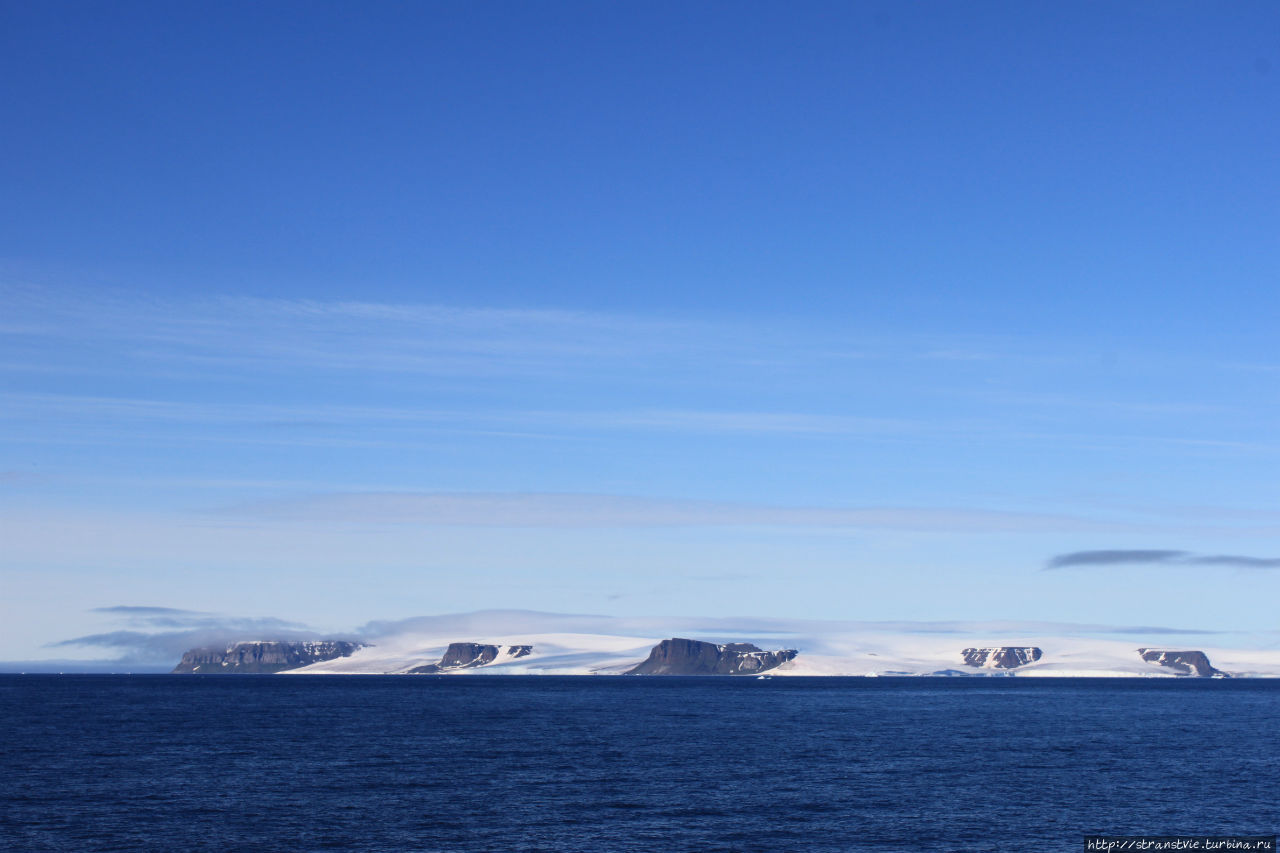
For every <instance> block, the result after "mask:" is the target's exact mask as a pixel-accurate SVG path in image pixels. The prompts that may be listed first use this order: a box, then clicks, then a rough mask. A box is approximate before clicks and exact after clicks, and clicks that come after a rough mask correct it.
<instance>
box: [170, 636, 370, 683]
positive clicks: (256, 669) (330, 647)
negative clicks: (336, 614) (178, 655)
mask: <svg viewBox="0 0 1280 853" xmlns="http://www.w3.org/2000/svg"><path fill="white" fill-rule="evenodd" d="M363 647H364V644H363V643H351V642H347V641H345V640H308V641H305V642H293V641H284V642H261V641H251V642H241V643H232V644H231V645H227V646H206V647H204V648H199V649H189V650H187V651H186V652H184V653H183V655H182V661H181V662H180V663H179V664H178V665H177V666H175V667H174V668H173V671H174V672H176V673H185V674H199V675H208V674H210V673H214V674H219V675H222V674H233V673H234V674H245V673H248V674H262V673H273V672H284V671H285V670H290V669H297V668H299V667H302V666H307V665H308V664H312V663H319V662H320V661H325V660H333V659H334V658H345V657H348V656H349V655H350V654H351V653H352V652H354V651H355V650H356V649H360V648H363Z"/></svg>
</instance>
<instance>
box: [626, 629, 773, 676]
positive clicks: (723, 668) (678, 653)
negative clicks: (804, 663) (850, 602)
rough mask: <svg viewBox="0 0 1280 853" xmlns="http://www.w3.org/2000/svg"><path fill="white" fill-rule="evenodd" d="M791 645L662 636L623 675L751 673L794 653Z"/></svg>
mask: <svg viewBox="0 0 1280 853" xmlns="http://www.w3.org/2000/svg"><path fill="white" fill-rule="evenodd" d="M796 654H797V652H796V650H795V649H780V650H778V651H773V652H766V651H764V650H763V649H761V648H759V647H758V646H753V645H752V644H751V643H725V644H720V645H718V644H716V643H704V642H702V641H701V640H685V639H681V638H679V637H676V638H674V639H670V640H663V641H662V642H661V643H658V645H656V646H654V647H653V651H651V652H650V653H649V657H648V658H647V659H646V660H645V661H644V662H642V663H641V664H639V665H638V666H636V667H635V668H633V669H630V670H628V671H627V673H626V674H627V675H754V674H756V673H759V672H765V671H766V670H770V669H773V668H774V667H777V666H780V665H781V664H784V663H786V662H787V661H789V660H792V659H793V658H794V657H795V656H796Z"/></svg>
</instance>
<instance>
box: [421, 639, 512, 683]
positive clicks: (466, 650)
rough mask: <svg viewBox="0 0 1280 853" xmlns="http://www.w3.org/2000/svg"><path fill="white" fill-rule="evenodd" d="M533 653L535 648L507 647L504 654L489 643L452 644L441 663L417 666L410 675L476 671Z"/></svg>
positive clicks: (500, 649) (446, 650) (498, 647)
mask: <svg viewBox="0 0 1280 853" xmlns="http://www.w3.org/2000/svg"><path fill="white" fill-rule="evenodd" d="M532 653H533V646H507V648H506V652H505V653H504V652H503V650H502V647H501V646H494V645H489V644H487V643H450V644H449V648H447V649H445V650H444V657H442V658H440V662H439V663H429V664H426V665H425V666H415V667H414V668H413V669H411V670H409V673H408V674H409V675H434V674H436V673H440V672H452V671H455V670H459V669H475V668H476V667H479V666H486V665H488V664H491V663H493V662H495V661H499V662H501V660H506V659H508V658H510V659H515V658H522V657H525V656H527V655H529V654H532Z"/></svg>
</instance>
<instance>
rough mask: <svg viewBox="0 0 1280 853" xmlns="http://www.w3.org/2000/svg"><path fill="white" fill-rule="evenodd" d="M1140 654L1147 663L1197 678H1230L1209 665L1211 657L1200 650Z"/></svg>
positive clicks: (1170, 650) (1159, 650)
mask: <svg viewBox="0 0 1280 853" xmlns="http://www.w3.org/2000/svg"><path fill="white" fill-rule="evenodd" d="M1138 654H1140V655H1142V659H1143V660H1144V661H1146V662H1147V663H1154V664H1156V665H1158V666H1163V667H1166V668H1168V669H1171V670H1173V671H1174V672H1176V673H1178V675H1192V676H1195V677H1197V678H1214V677H1215V676H1216V677H1218V678H1229V677H1230V676H1228V675H1227V673H1225V672H1223V671H1222V670H1220V669H1215V668H1214V667H1213V665H1212V664H1210V663H1209V656H1208V655H1206V654H1205V653H1204V652H1202V651H1199V650H1187V651H1174V650H1172V649H1138Z"/></svg>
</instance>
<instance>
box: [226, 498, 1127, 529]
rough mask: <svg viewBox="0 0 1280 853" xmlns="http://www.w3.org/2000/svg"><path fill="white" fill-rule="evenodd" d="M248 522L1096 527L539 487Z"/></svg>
mask: <svg viewBox="0 0 1280 853" xmlns="http://www.w3.org/2000/svg"><path fill="white" fill-rule="evenodd" d="M218 512H219V513H220V514H223V515H228V516H232V517H236V518H240V519H244V520H246V521H254V520H258V521H268V520H269V521H296V522H323V523H334V522H337V523H343V522H346V523H357V524H369V523H377V524H416V525H431V526H464V527H473V526H474V527H579V528H590V527H597V528H598V527H737V526H743V527H756V526H761V527H826V528H857V529H877V530H920V531H925V530H939V531H953V532H993V531H1019V530H1096V529H1100V528H1109V527H1113V526H1114V525H1111V524H1108V523H1106V522H1100V521H1094V520H1091V519H1086V518H1081V517H1073V516H1064V515H1051V514H1036V513H1025V512H1007V511H1001V510H987V509H969V508H958V507H815V506H807V507H804V506H801V507H788V506H769V505H762V504H751V503H733V502H718V501H697V500H673V499H662V498H649V497H637V496H627V495H607V494H565V493H539V492H431V493H428V492H378V493H374V492H369V493H337V494H326V495H316V496H312V497H307V498H299V499H290V500H279V501H263V502H257V503H252V504H243V505H238V506H233V507H227V508H224V509H221V510H219V511H218Z"/></svg>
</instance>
